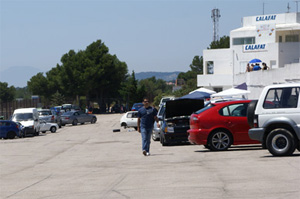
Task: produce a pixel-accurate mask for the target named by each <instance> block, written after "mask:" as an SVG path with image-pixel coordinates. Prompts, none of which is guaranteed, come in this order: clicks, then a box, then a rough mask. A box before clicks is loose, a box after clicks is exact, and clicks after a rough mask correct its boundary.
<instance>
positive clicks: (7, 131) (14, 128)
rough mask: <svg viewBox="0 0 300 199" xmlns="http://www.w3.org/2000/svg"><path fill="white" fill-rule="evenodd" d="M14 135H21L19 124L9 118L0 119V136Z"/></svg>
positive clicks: (12, 137) (10, 137) (9, 136)
mask: <svg viewBox="0 0 300 199" xmlns="http://www.w3.org/2000/svg"><path fill="white" fill-rule="evenodd" d="M16 136H18V137H22V136H23V135H22V131H21V126H20V124H17V123H16V122H13V121H10V120H0V138H4V139H7V138H8V139H14V138H15V137H16Z"/></svg>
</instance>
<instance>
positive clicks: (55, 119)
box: [38, 109, 61, 128]
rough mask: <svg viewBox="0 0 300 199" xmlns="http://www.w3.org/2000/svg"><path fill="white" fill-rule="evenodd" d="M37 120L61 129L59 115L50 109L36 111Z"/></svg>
mask: <svg viewBox="0 0 300 199" xmlns="http://www.w3.org/2000/svg"><path fill="white" fill-rule="evenodd" d="M38 113H39V118H40V119H41V120H44V121H46V122H49V123H56V124H57V125H58V126H59V128H61V118H60V113H57V112H56V111H54V110H50V109H38Z"/></svg>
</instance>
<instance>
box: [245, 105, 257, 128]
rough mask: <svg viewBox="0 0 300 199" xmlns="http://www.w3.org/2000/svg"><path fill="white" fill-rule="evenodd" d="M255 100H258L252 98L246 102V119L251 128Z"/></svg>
mask: <svg viewBox="0 0 300 199" xmlns="http://www.w3.org/2000/svg"><path fill="white" fill-rule="evenodd" d="M257 101H258V100H252V101H251V102H250V103H249V104H248V108H247V121H248V124H249V126H250V127H251V128H253V127H254V116H255V108H256V106H257Z"/></svg>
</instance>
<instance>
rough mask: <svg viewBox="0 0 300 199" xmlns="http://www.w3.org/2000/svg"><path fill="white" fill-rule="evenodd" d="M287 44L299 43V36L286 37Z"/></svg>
mask: <svg viewBox="0 0 300 199" xmlns="http://www.w3.org/2000/svg"><path fill="white" fill-rule="evenodd" d="M285 42H299V35H286V36H285Z"/></svg>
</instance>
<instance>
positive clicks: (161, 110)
mask: <svg viewBox="0 0 300 199" xmlns="http://www.w3.org/2000/svg"><path fill="white" fill-rule="evenodd" d="M165 109H166V102H162V103H161V105H160V108H159V110H158V113H157V117H158V120H159V124H160V128H158V127H157V124H156V121H155V122H154V126H153V130H152V139H153V140H154V141H159V140H160V133H161V132H162V129H161V128H162V124H163V123H162V118H163V115H164V113H165Z"/></svg>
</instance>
